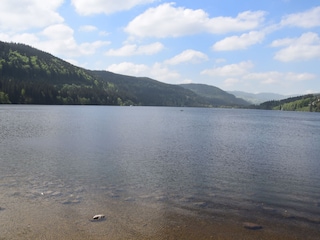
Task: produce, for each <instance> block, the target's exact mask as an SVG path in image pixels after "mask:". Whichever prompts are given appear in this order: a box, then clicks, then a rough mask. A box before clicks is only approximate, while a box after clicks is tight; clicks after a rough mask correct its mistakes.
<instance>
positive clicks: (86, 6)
mask: <svg viewBox="0 0 320 240" xmlns="http://www.w3.org/2000/svg"><path fill="white" fill-rule="evenodd" d="M154 1H155V0H116V1H112V0H90V1H88V0H71V2H72V5H73V6H74V7H75V9H76V11H77V12H78V13H79V14H80V15H93V14H100V13H104V14H111V13H115V12H119V11H124V10H129V9H131V8H133V7H135V6H137V5H141V4H147V3H152V2H154Z"/></svg>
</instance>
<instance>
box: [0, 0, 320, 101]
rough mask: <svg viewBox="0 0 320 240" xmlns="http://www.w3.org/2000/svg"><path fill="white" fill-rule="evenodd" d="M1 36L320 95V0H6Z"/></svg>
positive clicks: (169, 77) (164, 76)
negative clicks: (319, 93)
mask: <svg viewBox="0 0 320 240" xmlns="http://www.w3.org/2000/svg"><path fill="white" fill-rule="evenodd" d="M0 40H1V41H7V42H20V43H25V44H28V45H31V46H33V47H36V48H39V49H41V50H44V51H46V52H49V53H51V54H53V55H55V56H57V57H60V58H62V59H64V60H66V61H69V62H71V63H72V64H75V65H78V66H81V67H84V68H87V69H91V70H108V71H112V72H115V73H121V74H126V75H132V76H146V77H150V78H153V79H156V80H158V81H162V82H165V83H170V84H180V83H203V84H208V85H213V86H216V87H219V88H221V89H223V90H226V91H231V90H239V91H246V92H251V93H259V92H274V93H280V94H286V95H290V94H305V93H316V92H317V93H318V92H320V2H319V0H308V1H301V0H261V1H256V0H243V1H239V0H223V1H221V0H219V1H218V0H201V1H194V0H183V1H182V0H181V1H180V0H176V1H160V0H117V1H111V0H90V1H87V0H50V1H43V0H1V8H0Z"/></svg>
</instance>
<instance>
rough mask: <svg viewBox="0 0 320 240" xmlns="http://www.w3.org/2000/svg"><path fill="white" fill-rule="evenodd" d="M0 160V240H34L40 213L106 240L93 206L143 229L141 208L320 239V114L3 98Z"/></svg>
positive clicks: (40, 216) (52, 224)
mask: <svg viewBox="0 0 320 240" xmlns="http://www.w3.org/2000/svg"><path fill="white" fill-rule="evenodd" d="M0 164H1V165H0V166H1V167H0V230H1V231H2V235H1V234H0V239H2V238H1V237H4V238H3V239H6V237H8V239H11V238H10V237H13V239H15V238H14V237H17V236H20V237H21V239H23V237H22V236H29V235H30V236H37V237H38V239H41V236H45V231H49V230H48V229H47V228H46V227H45V226H46V225H43V226H42V228H41V230H40V229H38V230H37V229H36V227H34V228H33V230H32V231H33V233H31V230H30V229H31V228H32V227H30V226H33V225H32V224H35V223H37V225H39V224H40V223H38V222H37V221H40V220H39V219H42V218H43V219H47V220H46V221H47V222H48V224H51V225H50V226H51V227H53V228H54V226H58V225H59V222H60V223H61V222H62V223H63V224H66V222H68V221H69V220H70V219H74V220H73V223H72V224H74V226H73V227H74V228H76V229H78V230H79V229H80V230H81V229H82V230H83V229H87V230H85V231H86V234H87V235H88V236H95V237H97V239H98V236H100V237H101V239H103V237H102V236H103V235H102V233H101V232H99V231H102V232H103V231H105V230H103V228H102V227H101V229H100V227H96V226H97V225H94V227H93V228H92V230H90V226H91V225H90V224H91V221H89V220H90V218H91V216H93V215H94V214H98V213H104V214H106V217H107V220H106V221H105V223H103V224H106V223H108V219H111V217H112V218H113V219H115V218H117V216H122V220H118V223H119V224H122V226H127V225H129V226H131V227H132V228H134V229H135V231H136V232H139V231H140V229H139V226H137V224H142V226H144V225H147V224H148V223H146V224H143V223H142V220H141V222H139V220H137V219H139V216H138V215H140V214H141V215H143V214H144V213H143V212H141V211H140V212H138V213H137V212H134V209H141V208H142V207H144V208H149V209H151V210H150V216H151V215H152V214H154V215H157V216H158V218H157V219H161V218H162V217H163V215H165V214H166V212H171V211H173V212H178V213H182V212H186V213H189V214H191V215H193V216H197V217H199V218H201V217H204V216H206V217H207V218H208V217H209V218H216V217H218V218H219V219H236V220H234V221H238V220H239V221H253V222H264V221H266V220H268V221H271V222H277V223H279V224H283V226H286V225H288V224H291V223H294V224H296V225H299V226H302V227H304V228H305V229H306V234H308V231H309V229H312V231H313V234H314V232H315V233H316V234H318V235H316V236H314V235H313V236H314V237H315V238H314V239H318V238H319V236H320V230H317V229H320V114H318V113H302V112H283V111H259V110H240V109H204V108H166V107H111V106H30V105H26V106H22V105H0ZM24 204H25V205H24ZM24 206H25V207H24ZM42 207H43V209H47V210H43V212H41V211H39V212H36V209H37V208H39V209H42ZM128 209H130V210H128ZM46 211H49V212H50V213H49V212H46ZM131 211H132V212H131ZM48 214H50V217H48V216H47V215H48ZM91 214H92V215H91ZM145 214H146V216H149V215H148V214H149V213H145ZM27 215H28V216H27ZM133 215H135V216H133ZM35 216H36V217H35ZM142 218H143V216H141V219H142ZM36 219H38V220H36ZM49 219H50V220H49ZM133 219H134V221H135V223H132V221H133ZM131 220H132V221H131ZM137 222H138V223H137ZM155 222H156V221H155ZM155 222H154V223H152V224H153V225H152V227H153V228H156V227H157V226H156V225H157V223H155ZM136 223H137V224H136ZM130 224H131V225H130ZM159 224H160V223H159ZM116 225H117V223H116V222H115V223H114V226H116ZM100 226H101V224H100ZM141 228H142V227H141ZM12 229H14V231H12ZM59 229H60V230H59V231H62V232H63V231H67V230H63V229H64V228H63V227H60V228H59ZM88 229H89V230H88ZM113 229H116V227H115V228H113ZM80 230H79V231H80ZM39 231H40V232H41V231H43V232H42V233H41V234H43V235H36V234H38V232H39ZM83 231H84V230H83ZM109 232H110V229H109ZM100 233H101V235H99V234H100ZM28 234H29V235H28ZM32 234H33V235H32ZM113 235H114V236H117V232H116V230H114V232H113ZM311 237H312V236H311ZM30 239H31V237H30ZM43 239H50V238H48V236H47V238H43ZM311 239H312V238H311Z"/></svg>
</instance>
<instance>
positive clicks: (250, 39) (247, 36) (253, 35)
mask: <svg viewBox="0 0 320 240" xmlns="http://www.w3.org/2000/svg"><path fill="white" fill-rule="evenodd" d="M264 37H265V33H264V32H257V31H251V32H249V33H244V34H242V35H240V36H232V37H227V38H225V39H223V40H221V41H219V42H216V43H215V44H214V45H213V46H212V49H213V50H214V51H231V50H243V49H247V48H248V47H249V46H251V45H254V44H257V43H261V42H262V41H263V39H264Z"/></svg>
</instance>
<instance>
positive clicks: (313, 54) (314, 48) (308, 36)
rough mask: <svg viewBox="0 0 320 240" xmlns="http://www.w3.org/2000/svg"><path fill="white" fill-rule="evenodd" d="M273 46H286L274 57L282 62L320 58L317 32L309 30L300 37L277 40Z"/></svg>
mask: <svg viewBox="0 0 320 240" xmlns="http://www.w3.org/2000/svg"><path fill="white" fill-rule="evenodd" d="M271 46H272V47H284V48H283V49H281V50H280V51H278V52H277V53H276V54H275V56H274V58H275V59H276V60H279V61H282V62H290V61H299V60H300V61H301V60H310V59H314V58H320V38H319V36H318V34H317V33H313V32H308V33H304V34H302V35H301V36H300V37H299V38H285V39H279V40H275V41H273V42H272V44H271Z"/></svg>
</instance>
